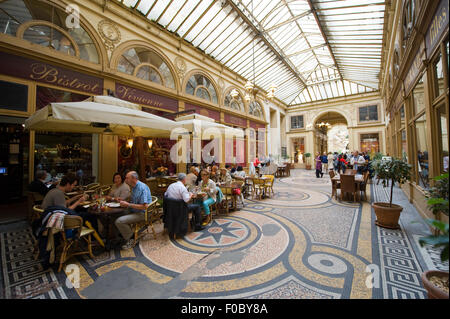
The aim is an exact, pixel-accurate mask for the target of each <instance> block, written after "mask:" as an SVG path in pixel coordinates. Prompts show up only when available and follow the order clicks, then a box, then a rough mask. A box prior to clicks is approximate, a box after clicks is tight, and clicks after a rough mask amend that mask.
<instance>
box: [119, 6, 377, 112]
mask: <svg viewBox="0 0 450 319" xmlns="http://www.w3.org/2000/svg"><path fill="white" fill-rule="evenodd" d="M116 1H119V2H122V3H123V4H124V5H125V6H127V7H130V8H132V9H133V10H137V11H138V12H139V13H140V15H143V16H145V17H146V18H147V19H149V20H151V21H153V22H155V23H157V24H159V25H161V26H162V27H164V28H166V29H167V30H169V31H171V32H173V33H175V34H176V35H177V36H179V37H180V38H182V39H184V40H185V41H187V42H189V43H191V44H192V45H193V46H195V47H197V48H199V49H201V50H202V51H203V52H205V53H206V54H208V55H210V56H211V57H213V58H214V59H216V60H217V61H219V62H220V63H222V64H223V65H225V66H227V67H228V68H230V69H231V70H233V71H235V72H236V73H238V74H239V75H241V76H242V77H244V78H245V79H247V80H250V81H252V82H253V81H254V82H255V83H256V85H257V86H258V87H260V88H261V89H263V90H264V91H266V92H268V91H269V87H270V85H271V84H272V83H275V84H276V85H277V86H278V89H277V90H276V92H275V96H276V97H277V98H278V99H279V100H281V101H283V102H284V103H286V105H293V104H300V103H305V102H311V101H317V100H322V99H330V98H335V97H339V96H346V95H351V94H358V93H365V92H371V91H374V90H378V84H379V73H380V68H381V53H382V41H383V39H382V37H383V26H384V11H385V2H384V1H380V0H281V1H279V0H277V1H274V0H221V1H213V0H177V1H174V0H170V1H168V0H116Z"/></svg>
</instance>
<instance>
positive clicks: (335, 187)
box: [330, 171, 341, 199]
mask: <svg viewBox="0 0 450 319" xmlns="http://www.w3.org/2000/svg"><path fill="white" fill-rule="evenodd" d="M334 176H336V173H335V172H334V171H330V179H333V177H334ZM340 188H341V182H340V181H333V180H332V181H331V197H333V195H334V196H335V197H336V199H337V190H338V189H340Z"/></svg>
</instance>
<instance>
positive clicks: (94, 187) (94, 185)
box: [84, 183, 100, 191]
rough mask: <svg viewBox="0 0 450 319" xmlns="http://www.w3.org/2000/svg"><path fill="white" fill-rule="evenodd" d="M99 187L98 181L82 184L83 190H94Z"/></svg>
mask: <svg viewBox="0 0 450 319" xmlns="http://www.w3.org/2000/svg"><path fill="white" fill-rule="evenodd" d="M99 187H100V183H90V184H88V185H86V186H84V190H85V191H90V190H96V189H97V188H99Z"/></svg>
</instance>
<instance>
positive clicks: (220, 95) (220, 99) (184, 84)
mask: <svg viewBox="0 0 450 319" xmlns="http://www.w3.org/2000/svg"><path fill="white" fill-rule="evenodd" d="M194 74H201V75H203V76H204V77H206V78H207V79H208V80H209V81H210V82H211V84H212V86H213V87H214V90H215V91H216V95H217V105H219V103H220V102H221V101H222V94H221V92H220V90H219V87H218V85H217V83H216V81H214V79H213V78H212V76H210V75H209V74H208V73H206V72H205V71H203V70H201V69H193V70H191V71H189V72H188V73H187V74H186V76H185V77H184V80H183V84H182V87H181V92H183V93H184V94H185V93H186V85H187V83H188V81H189V79H190V77H191V76H193V75H194ZM193 96H194V95H193ZM205 101H206V100H205ZM209 103H211V104H216V103H214V102H213V101H209Z"/></svg>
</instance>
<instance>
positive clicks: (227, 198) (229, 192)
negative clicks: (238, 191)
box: [210, 186, 234, 214]
mask: <svg viewBox="0 0 450 319" xmlns="http://www.w3.org/2000/svg"><path fill="white" fill-rule="evenodd" d="M220 190H221V191H222V194H223V199H222V201H221V202H220V203H219V205H218V206H216V207H218V208H219V210H221V211H225V212H226V213H227V214H229V213H230V203H231V207H233V206H234V202H233V189H232V188H231V187H226V186H225V187H221V188H220ZM210 211H211V206H210Z"/></svg>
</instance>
